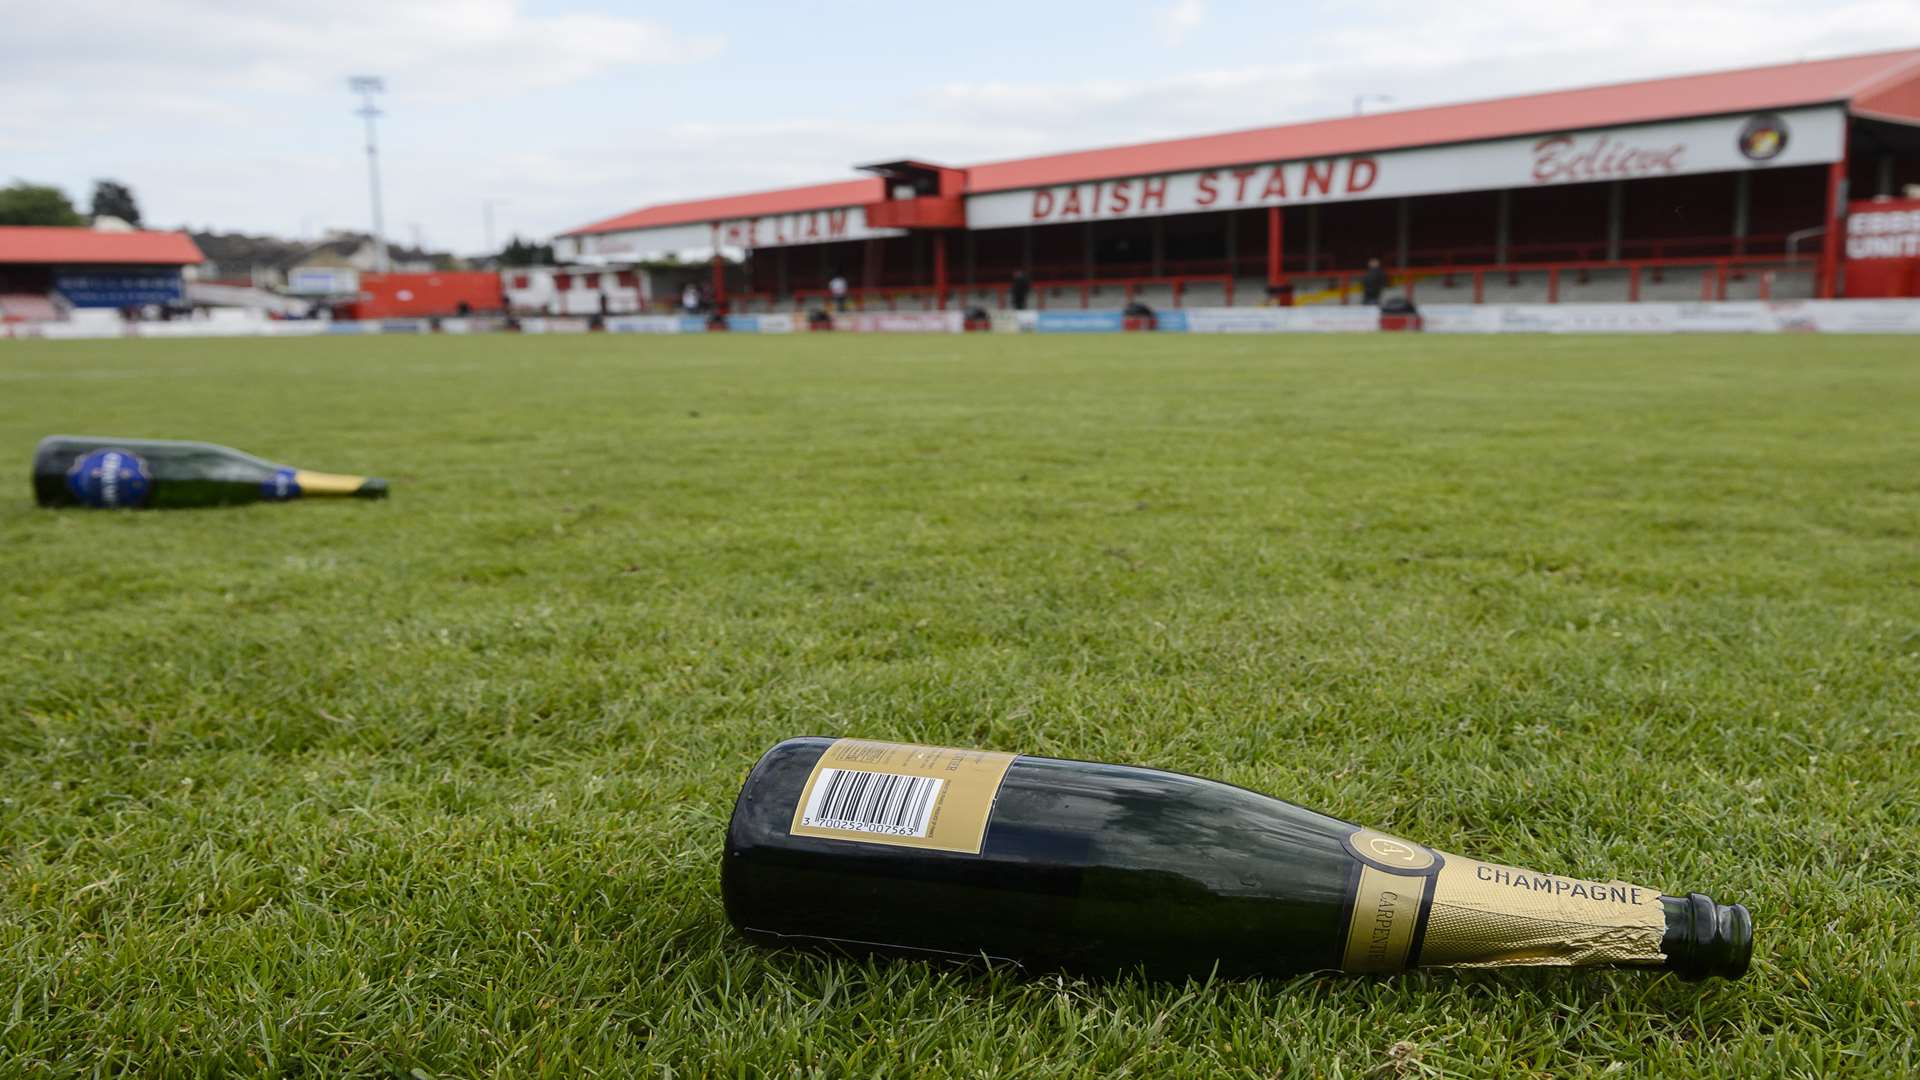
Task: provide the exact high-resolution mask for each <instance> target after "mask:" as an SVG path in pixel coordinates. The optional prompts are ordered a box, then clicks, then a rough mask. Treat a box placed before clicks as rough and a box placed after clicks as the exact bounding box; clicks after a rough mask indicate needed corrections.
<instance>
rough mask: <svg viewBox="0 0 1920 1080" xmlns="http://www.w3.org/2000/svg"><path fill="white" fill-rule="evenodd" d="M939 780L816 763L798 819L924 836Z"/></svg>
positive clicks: (942, 782)
mask: <svg viewBox="0 0 1920 1080" xmlns="http://www.w3.org/2000/svg"><path fill="white" fill-rule="evenodd" d="M945 784H946V781H945V780H936V779H934V778H933V777H930V776H899V775H896V774H894V773H878V772H854V771H851V770H848V769H821V770H820V777H819V779H817V780H815V781H814V784H813V795H812V797H811V798H809V799H808V800H807V811H806V813H805V814H803V815H801V818H800V824H802V825H807V826H810V827H812V828H816V829H840V830H843V831H846V832H865V833H881V834H883V835H886V836H925V835H927V826H928V825H929V824H930V823H931V821H932V819H933V808H934V807H935V806H936V805H938V804H939V802H940V788H941V787H942V786H944V785H945Z"/></svg>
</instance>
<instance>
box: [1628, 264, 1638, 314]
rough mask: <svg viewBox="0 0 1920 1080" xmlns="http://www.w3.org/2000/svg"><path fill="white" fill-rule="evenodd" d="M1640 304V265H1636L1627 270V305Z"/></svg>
mask: <svg viewBox="0 0 1920 1080" xmlns="http://www.w3.org/2000/svg"><path fill="white" fill-rule="evenodd" d="M1639 302H1640V264H1639V263H1635V264H1634V265H1633V266H1632V267H1630V268H1628V270H1627V303H1629V304H1637V303H1639Z"/></svg>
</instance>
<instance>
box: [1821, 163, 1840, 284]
mask: <svg viewBox="0 0 1920 1080" xmlns="http://www.w3.org/2000/svg"><path fill="white" fill-rule="evenodd" d="M1824 221H1825V224H1826V226H1827V232H1826V235H1825V236H1823V237H1821V239H1820V292H1819V295H1820V299H1822V300H1831V299H1833V298H1834V295H1835V294H1836V293H1837V292H1838V291H1839V288H1838V286H1839V282H1838V280H1837V279H1838V278H1839V276H1840V237H1841V234H1842V233H1844V232H1845V231H1846V227H1847V159H1846V157H1845V156H1842V157H1841V158H1840V160H1839V161H1836V162H1834V163H1833V164H1831V165H1829V166H1827V209H1826V217H1825V218H1824Z"/></svg>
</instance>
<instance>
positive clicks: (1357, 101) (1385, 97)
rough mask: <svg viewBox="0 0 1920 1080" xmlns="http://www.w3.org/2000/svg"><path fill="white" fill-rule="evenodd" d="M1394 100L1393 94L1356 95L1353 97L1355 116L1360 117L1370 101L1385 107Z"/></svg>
mask: <svg viewBox="0 0 1920 1080" xmlns="http://www.w3.org/2000/svg"><path fill="white" fill-rule="evenodd" d="M1392 100H1393V95H1391V94H1355V95H1353V115H1355V116H1359V115H1360V113H1361V111H1362V110H1363V109H1365V108H1366V105H1367V102H1369V101H1378V102H1380V103H1381V104H1382V105H1385V104H1387V103H1389V102H1391V101H1392Z"/></svg>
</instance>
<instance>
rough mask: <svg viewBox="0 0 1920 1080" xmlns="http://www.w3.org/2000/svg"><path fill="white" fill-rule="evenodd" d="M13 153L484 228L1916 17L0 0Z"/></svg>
mask: <svg viewBox="0 0 1920 1080" xmlns="http://www.w3.org/2000/svg"><path fill="white" fill-rule="evenodd" d="M0 27H3V28H5V29H4V31H0V183H6V182H10V181H12V180H14V179H22V180H29V181H33V182H39V183H51V184H56V185H59V186H60V187H62V188H64V189H66V190H67V192H68V193H69V194H70V195H71V196H72V197H73V198H74V200H75V202H76V203H77V204H81V208H82V209H83V210H84V209H85V205H84V202H85V200H86V199H87V197H88V193H89V192H90V191H91V189H92V185H93V181H94V180H96V179H100V178H111V179H115V180H119V181H121V182H123V183H126V184H128V185H130V186H131V187H132V188H133V189H134V192H135V194H136V196H137V197H138V198H139V201H140V205H141V208H142V210H143V212H144V214H145V217H146V221H147V224H148V225H149V226H150V227H191V228H195V229H202V228H209V227H211V228H215V229H218V230H220V231H244V232H254V233H270V234H274V235H280V236H288V237H303V236H315V235H318V234H319V233H320V231H321V230H323V229H326V228H354V229H360V230H365V229H367V228H368V227H369V223H370V220H371V211H370V209H369V195H368V183H367V161H366V156H365V139H364V134H363V127H362V121H361V119H360V118H359V117H357V116H356V115H355V110H356V109H357V108H358V100H357V99H356V98H355V97H354V96H353V95H352V94H350V93H349V92H348V89H347V79H348V77H350V76H353V75H360V74H369V75H378V76H381V77H382V78H384V80H385V82H386V87H387V92H386V93H385V94H383V95H381V97H380V107H381V109H382V110H383V112H384V115H383V116H382V117H381V118H380V120H379V143H380V149H381V172H382V187H383V192H384V198H385V204H386V223H387V233H388V235H389V237H390V238H392V239H394V240H396V241H400V242H406V243H411V242H412V241H413V240H414V238H415V237H416V236H417V237H419V238H421V239H423V240H424V241H425V242H426V243H427V244H428V245H430V246H432V247H434V248H445V249H452V250H455V251H460V252H466V253H477V252H480V251H483V250H485V249H486V245H487V240H488V236H487V229H486V207H487V206H489V205H491V207H492V212H493V220H494V228H493V240H494V241H495V243H497V244H498V243H505V241H506V239H507V237H508V236H509V235H513V234H518V235H522V236H527V237H535V238H544V237H547V236H550V235H552V234H553V233H555V232H558V231H562V230H565V229H568V228H571V227H575V226H579V225H583V224H586V223H588V222H591V221H594V220H598V219H600V218H605V217H610V216H613V215H615V214H618V213H622V212H625V211H627V210H631V209H634V208H636V207H639V206H644V205H648V204H652V203H657V202H665V201H672V200H676V199H683V198H699V197H703V196H710V195H719V194H728V193H732V192H738V191H752V190H757V189H763V188H769V187H783V186H789V185H793V184H804V183H813V182H819V181H828V180H843V179H848V178H851V177H852V176H854V175H856V174H855V173H854V172H853V171H852V167H853V166H855V165H857V164H860V163H864V162H872V161H885V160H894V159H899V158H903V157H916V158H922V159H928V160H933V161H939V162H945V163H951V164H957V165H966V164H973V163H977V162H982V161H994V160H1000V159H1005V158H1013V157H1024V156H1029V155H1033V154H1042V153H1051V152H1055V151H1060V150H1070V149H1080V148H1085V147H1092V146H1104V145H1112V144H1115V143H1123V142H1133V141H1140V140H1147V139H1154V138H1163V137H1169V136H1179V135H1192V134H1200V133H1205V132H1211V131H1226V130H1232V129H1235V128H1245V127H1257V126H1261V125H1266V124H1280V123H1287V122H1291V121H1298V120H1309V119H1315V118H1319V117H1326V116H1336V115H1346V114H1350V113H1351V112H1352V110H1353V108H1354V99H1355V96H1356V95H1362V94H1364V95H1384V96H1385V97H1386V98H1389V99H1391V100H1384V101H1383V100H1380V98H1378V97H1369V98H1368V99H1367V100H1366V102H1365V107H1366V108H1367V109H1368V110H1369V111H1383V110H1387V109H1396V108H1406V107H1410V106H1417V105H1431V104H1439V103H1443V102H1451V101H1466V100H1472V99H1475V98H1484V97H1493V96H1501V95H1505V94H1512V93H1525V92H1530V91H1537V90H1548V89H1558V88H1562V87H1569V86H1581V85H1591V84H1594V83H1604V82H1615V81H1620V80H1626V79H1636V78H1643V77H1650V76H1657V75H1667V74H1679V73H1685V72H1691V71H1702V70H1712V69H1715V68H1725V67H1738V66H1743V65H1749V64H1765V63H1776V62H1784V61H1791V60H1798V59H1811V58H1818V57H1826V56H1837V55H1842V54H1846V53H1854V52H1869V51H1874V50H1879V49H1889V48H1902V47H1914V46H1920V3H1916V2H1915V0H1830V2H1828V3H1826V4H1824V5H1822V4H1816V3H1813V2H1811V0H1801V2H1798V3H1784V2H1774V0H1754V2H1749V3H1723V2H1717V0H1548V2H1542V0H1478V2H1475V3H1472V4H1468V5H1462V4H1449V3H1438V2H1434V0H1426V2H1421V3H1400V2H1395V0H1379V2H1373V3H1366V2H1355V0H1347V2H1342V3H1294V2H1286V0H1282V2H1274V0H1265V2H1245V3H1241V2H1229V0H1149V2H1144V3H1135V4H1127V3H1122V2H1117V0H1110V2H1105V3H1078V2H1064V0H1050V2H1039V3H1036V2H1033V0H1026V2H1002V0H971V2H969V3H966V4H961V5H952V4H925V5H918V6H916V5H912V4H908V3H904V2H902V0H892V2H886V3H878V2H872V3H870V2H865V0H849V2H845V3H815V4H808V3H805V2H804V0H803V2H798V3H795V2H791V0H789V2H784V3H780V2H766V3H762V2H758V0H729V2H721V3H704V4H702V3H691V4H690V3H678V4H646V3H594V2H531V0H528V2H518V0H329V2H328V3H324V4H315V3H311V2H309V0H300V2H295V0H140V2H139V3H137V4H129V3H126V2H125V0H60V2H58V3H47V2H46V0H0Z"/></svg>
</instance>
